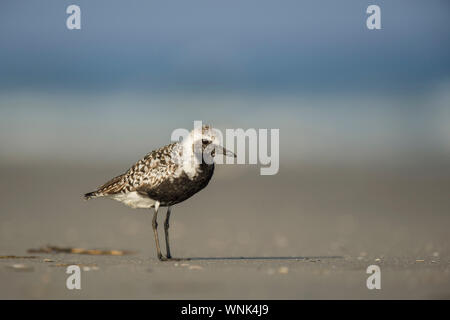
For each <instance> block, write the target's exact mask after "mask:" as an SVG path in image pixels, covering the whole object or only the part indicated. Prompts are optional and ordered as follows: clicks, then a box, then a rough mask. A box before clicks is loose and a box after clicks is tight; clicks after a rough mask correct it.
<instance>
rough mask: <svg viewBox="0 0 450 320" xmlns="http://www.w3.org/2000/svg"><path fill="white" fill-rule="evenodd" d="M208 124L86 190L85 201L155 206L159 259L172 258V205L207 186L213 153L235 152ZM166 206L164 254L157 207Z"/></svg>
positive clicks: (212, 163)
mask: <svg viewBox="0 0 450 320" xmlns="http://www.w3.org/2000/svg"><path fill="white" fill-rule="evenodd" d="M219 143H220V141H219V139H218V137H217V135H216V134H215V132H214V129H212V128H211V127H210V126H202V127H201V128H196V129H194V130H193V131H191V132H190V133H189V135H188V136H187V137H185V138H184V139H183V140H182V141H180V142H175V143H172V144H169V145H167V146H164V147H162V148H159V149H157V150H154V151H152V152H150V153H148V154H147V155H146V156H145V157H144V158H142V159H141V160H139V161H138V162H137V163H136V164H135V165H133V166H132V167H131V168H130V169H129V170H128V171H127V172H125V173H124V174H121V175H119V176H117V177H115V178H113V179H111V180H110V181H108V182H107V183H105V184H104V185H102V186H100V187H99V188H98V189H97V190H96V191H93V192H89V193H86V194H85V195H84V198H85V199H86V200H88V199H91V198H98V197H108V198H111V199H114V200H117V201H120V202H122V203H124V204H125V205H127V206H130V207H132V208H147V209H151V208H153V209H154V213H153V220H152V227H153V233H154V237H155V243H156V250H157V254H158V259H159V260H169V259H172V256H171V254H170V247H169V219H170V212H171V206H173V205H175V204H177V203H180V202H182V201H184V200H186V199H188V198H190V197H192V196H193V195H194V194H196V193H197V192H199V191H200V190H202V189H203V188H205V187H206V186H207V185H208V182H209V181H210V180H211V177H212V175H213V173H214V161H211V160H213V157H214V156H215V152H216V151H217V153H221V154H225V155H227V156H234V157H236V155H235V154H234V153H233V152H231V151H228V150H226V149H225V148H224V147H222V146H220V145H219ZM159 207H167V214H166V219H165V221H164V234H165V238H166V250H167V253H166V256H163V255H162V254H161V249H160V246H159V237H158V230H157V227H158V223H157V217H158V209H159Z"/></svg>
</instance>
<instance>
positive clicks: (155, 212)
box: [152, 205, 167, 261]
mask: <svg viewBox="0 0 450 320" xmlns="http://www.w3.org/2000/svg"><path fill="white" fill-rule="evenodd" d="M158 208H159V205H156V206H155V211H154V213H153V220H152V227H153V234H154V235H155V243H156V252H157V254H158V259H159V260H160V261H164V260H167V259H166V257H163V255H162V254H161V248H160V247H159V238H158V221H157V218H158Z"/></svg>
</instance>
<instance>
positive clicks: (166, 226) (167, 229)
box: [164, 207, 172, 259]
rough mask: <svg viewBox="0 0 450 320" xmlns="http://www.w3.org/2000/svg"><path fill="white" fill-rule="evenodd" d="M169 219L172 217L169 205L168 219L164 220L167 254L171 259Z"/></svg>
mask: <svg viewBox="0 0 450 320" xmlns="http://www.w3.org/2000/svg"><path fill="white" fill-rule="evenodd" d="M169 219H170V207H167V213H166V220H164V235H165V236H166V256H167V259H171V258H172V255H171V254H170V246H169Z"/></svg>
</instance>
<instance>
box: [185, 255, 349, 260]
mask: <svg viewBox="0 0 450 320" xmlns="http://www.w3.org/2000/svg"><path fill="white" fill-rule="evenodd" d="M343 258H344V257H343V256H317V257H296V256H288V257H191V258H179V259H180V260H187V261H213V260H227V261H230V260H237V261H243V260H273V261H276V260H282V261H285V260H305V261H306V260H313V261H317V260H329V259H343Z"/></svg>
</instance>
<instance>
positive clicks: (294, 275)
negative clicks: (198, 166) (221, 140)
mask: <svg viewBox="0 0 450 320" xmlns="http://www.w3.org/2000/svg"><path fill="white" fill-rule="evenodd" d="M122 167H126V165H122ZM117 168H121V166H118V165H116V164H115V165H111V166H109V167H104V168H96V167H93V168H89V167H73V166H69V167H63V166H60V165H55V166H48V165H41V166H34V167H30V166H29V167H26V166H21V167H12V166H2V167H1V169H0V173H1V175H2V180H1V181H0V191H1V201H0V210H1V211H0V212H1V214H0V256H2V257H1V258H0V283H2V286H1V289H0V298H2V299H12V298H19V299H84V298H87V299H94V298H99V299H109V298H113V299H119V298H120V299H190V298H193V299H221V298H223V299H240V298H242V299H253V298H255V299H260V298H261V299H316V298H317V299H333V298H335V299H359V298H364V299H384V298H387V299H397V298H399V299H416V298H425V299H436V298H443V299H448V298H450V255H449V253H450V250H449V243H450V241H449V240H450V239H449V238H450V236H449V234H448V226H449V225H450V217H449V214H448V212H449V209H450V197H448V195H449V194H450V178H449V177H450V174H449V172H450V171H448V170H447V171H446V170H442V169H439V170H438V169H437V168H430V169H427V170H421V171H418V170H386V169H385V170H381V169H378V170H375V169H370V170H369V169H355V168H325V167H314V166H309V167H308V166H303V167H300V166H294V167H282V168H281V170H280V173H279V174H278V175H276V176H272V177H267V176H259V175H258V169H257V168H252V167H245V166H222V167H219V168H218V169H217V171H216V174H215V176H214V178H213V180H212V182H211V184H210V185H209V186H208V188H207V189H205V190H204V191H202V192H201V193H199V194H198V195H196V196H194V197H193V198H192V199H190V200H189V201H186V202H185V203H183V204H180V205H177V206H175V207H174V209H173V212H172V219H171V240H172V241H171V245H172V254H173V255H174V256H175V257H184V258H190V260H186V261H174V262H172V261H171V262H159V261H158V260H157V259H155V247H154V243H153V234H152V231H151V215H150V214H149V213H148V212H146V211H145V210H133V209H129V208H127V207H125V206H123V205H121V204H119V203H117V202H114V201H110V200H93V201H89V202H85V201H83V200H82V199H81V195H82V194H83V193H84V192H86V191H89V190H90V189H92V188H93V187H95V186H96V185H99V184H101V183H102V182H104V180H106V179H107V178H109V177H112V176H114V175H115V174H117V173H120V170H119V171H117ZM164 214H165V209H163V210H162V211H161V213H160V216H159V218H160V227H161V228H160V238H161V240H162V241H163V230H162V221H163V217H164ZM48 244H49V245H55V246H60V247H75V248H86V249H102V250H127V251H132V252H130V254H127V255H123V256H120V255H84V254H66V253H30V252H28V250H29V249H32V248H34V249H35V248H39V247H42V246H45V245H48ZM71 264H78V265H80V266H81V269H82V274H81V277H82V278H81V286H82V289H81V290H68V289H66V285H65V284H66V279H67V276H68V275H67V274H66V273H65V271H66V267H67V266H68V265H71ZM372 264H376V265H378V266H380V268H381V274H382V278H381V286H382V288H381V290H368V289H367V287H366V279H367V277H368V276H369V275H368V274H366V268H367V267H368V266H369V265H372Z"/></svg>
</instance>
